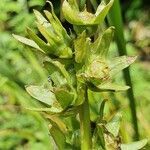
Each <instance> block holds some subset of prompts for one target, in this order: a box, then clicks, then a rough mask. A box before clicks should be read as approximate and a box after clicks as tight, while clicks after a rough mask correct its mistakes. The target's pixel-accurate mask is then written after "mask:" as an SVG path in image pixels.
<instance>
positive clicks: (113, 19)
mask: <svg viewBox="0 0 150 150" xmlns="http://www.w3.org/2000/svg"><path fill="white" fill-rule="evenodd" d="M105 1H108V0H105ZM108 22H109V24H110V25H113V26H115V28H116V31H115V39H116V43H117V47H118V51H119V55H126V54H127V50H126V42H125V39H124V34H123V21H122V16H121V8H120V2H119V0H115V1H114V4H113V6H112V8H111V10H110V11H109V14H108ZM123 75H124V79H125V82H126V84H127V85H129V86H130V87H131V88H130V89H129V90H128V91H127V95H128V98H129V102H130V109H131V115H132V122H133V126H134V131H135V139H136V140H138V139H139V131H138V123H137V115H136V103H135V98H134V93H133V87H132V82H131V76H130V70H129V68H126V69H124V70H123Z"/></svg>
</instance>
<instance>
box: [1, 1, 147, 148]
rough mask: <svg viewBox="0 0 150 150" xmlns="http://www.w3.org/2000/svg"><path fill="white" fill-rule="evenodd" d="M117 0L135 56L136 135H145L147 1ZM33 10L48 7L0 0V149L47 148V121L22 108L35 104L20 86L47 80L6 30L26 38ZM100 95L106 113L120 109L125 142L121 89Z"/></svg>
mask: <svg viewBox="0 0 150 150" xmlns="http://www.w3.org/2000/svg"><path fill="white" fill-rule="evenodd" d="M120 2H121V7H122V14H123V19H124V33H125V38H126V41H127V51H128V55H138V56H139V57H138V59H137V61H136V62H135V63H134V64H133V65H132V66H131V76H132V82H133V88H134V94H135V98H136V104H137V117H138V124H139V131H140V137H141V139H142V138H149V137H150V86H149V84H150V9H149V8H150V4H149V3H150V2H149V1H148V0H147V1H146V0H130V1H128V2H127V1H125V0H121V1H120ZM52 3H53V4H54V8H55V11H56V13H57V14H58V15H59V6H60V1H59V0H58V1H56V0H52ZM33 9H38V10H40V11H42V10H44V9H49V6H48V5H47V4H46V3H45V1H44V0H0V150H21V149H26V150H34V149H35V150H39V149H42V150H49V149H50V148H51V142H52V141H51V140H50V137H49V134H48V127H47V126H48V123H47V122H46V121H45V120H44V119H43V118H42V117H41V115H40V114H39V113H37V112H34V111H29V110H27V109H25V108H26V107H32V106H37V105H38V103H37V102H36V101H35V100H34V99H33V98H31V97H30V96H29V95H28V94H27V93H26V91H25V88H24V86H25V85H28V84H42V82H43V81H45V80H47V76H46V72H45V70H44V69H43V68H42V66H41V64H40V63H39V61H38V59H39V56H37V55H35V53H34V51H33V50H31V49H29V48H28V47H26V46H24V45H22V44H20V43H18V42H17V41H16V40H15V39H14V38H13V37H12V33H15V34H18V35H22V36H26V27H27V26H29V27H32V28H34V27H35V18H34V15H33ZM59 16H60V15H59ZM64 24H65V23H64ZM65 25H66V24H65ZM35 31H36V29H35ZM116 49H117V48H116V44H115V43H112V45H111V49H110V51H111V54H110V57H112V56H116V55H118V52H117V50H116ZM116 81H117V82H119V83H120V82H123V78H122V75H121V74H120V75H118V77H116ZM103 96H104V97H105V98H108V99H110V100H111V102H109V104H108V112H107V115H108V116H111V114H112V113H114V112H116V111H118V110H121V112H122V114H123V121H122V127H121V134H122V139H123V141H125V142H131V141H132V136H133V128H132V125H131V115H130V109H129V105H128V100H127V96H126V95H125V93H117V94H105V95H103ZM95 99H96V95H95Z"/></svg>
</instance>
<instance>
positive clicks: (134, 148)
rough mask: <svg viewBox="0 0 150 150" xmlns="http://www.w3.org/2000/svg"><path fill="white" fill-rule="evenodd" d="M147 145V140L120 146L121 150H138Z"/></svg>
mask: <svg viewBox="0 0 150 150" xmlns="http://www.w3.org/2000/svg"><path fill="white" fill-rule="evenodd" d="M146 144H147V139H144V140H141V141H137V142H133V143H131V144H121V150H140V149H141V148H143V147H144V146H145V145H146Z"/></svg>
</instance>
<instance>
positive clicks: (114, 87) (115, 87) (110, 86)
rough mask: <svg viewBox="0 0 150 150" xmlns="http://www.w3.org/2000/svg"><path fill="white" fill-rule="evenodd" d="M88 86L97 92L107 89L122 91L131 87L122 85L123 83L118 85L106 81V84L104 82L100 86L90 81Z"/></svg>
mask: <svg viewBox="0 0 150 150" xmlns="http://www.w3.org/2000/svg"><path fill="white" fill-rule="evenodd" d="M88 86H89V88H90V89H91V90H92V91H95V92H107V91H110V92H121V91H125V90H128V89H129V88H130V87H129V86H121V85H116V84H114V83H105V84H104V83H103V84H100V85H98V86H95V85H94V84H90V83H89V84H88Z"/></svg>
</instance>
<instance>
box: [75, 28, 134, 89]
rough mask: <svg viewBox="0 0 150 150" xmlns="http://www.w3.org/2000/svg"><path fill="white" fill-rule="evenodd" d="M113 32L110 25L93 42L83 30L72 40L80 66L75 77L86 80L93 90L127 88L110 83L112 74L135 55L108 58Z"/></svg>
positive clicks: (125, 65) (127, 63)
mask: <svg viewBox="0 0 150 150" xmlns="http://www.w3.org/2000/svg"><path fill="white" fill-rule="evenodd" d="M113 33H114V27H110V28H108V29H107V30H106V31H104V33H103V34H102V35H99V36H98V38H97V39H96V40H95V41H94V42H91V41H90V39H89V38H87V37H86V32H85V31H84V32H82V34H80V35H79V36H78V38H77V39H76V40H75V42H74V48H75V60H76V62H77V64H78V65H79V64H80V66H82V67H80V68H81V69H79V70H78V72H77V77H78V79H79V80H80V81H81V82H86V83H87V84H88V85H89V87H90V88H91V89H92V90H94V91H109V90H110V91H122V90H127V89H128V88H129V87H128V86H125V87H122V86H118V85H114V84H112V83H110V80H111V79H112V78H113V77H114V75H116V74H117V73H118V72H120V71H121V70H122V69H124V68H126V67H128V66H129V65H130V64H131V63H133V62H134V61H135V59H136V57H127V56H121V57H116V58H114V59H113V60H109V59H108V57H107V55H108V50H109V46H110V43H111V41H112V38H113ZM81 45H82V49H81Z"/></svg>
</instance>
